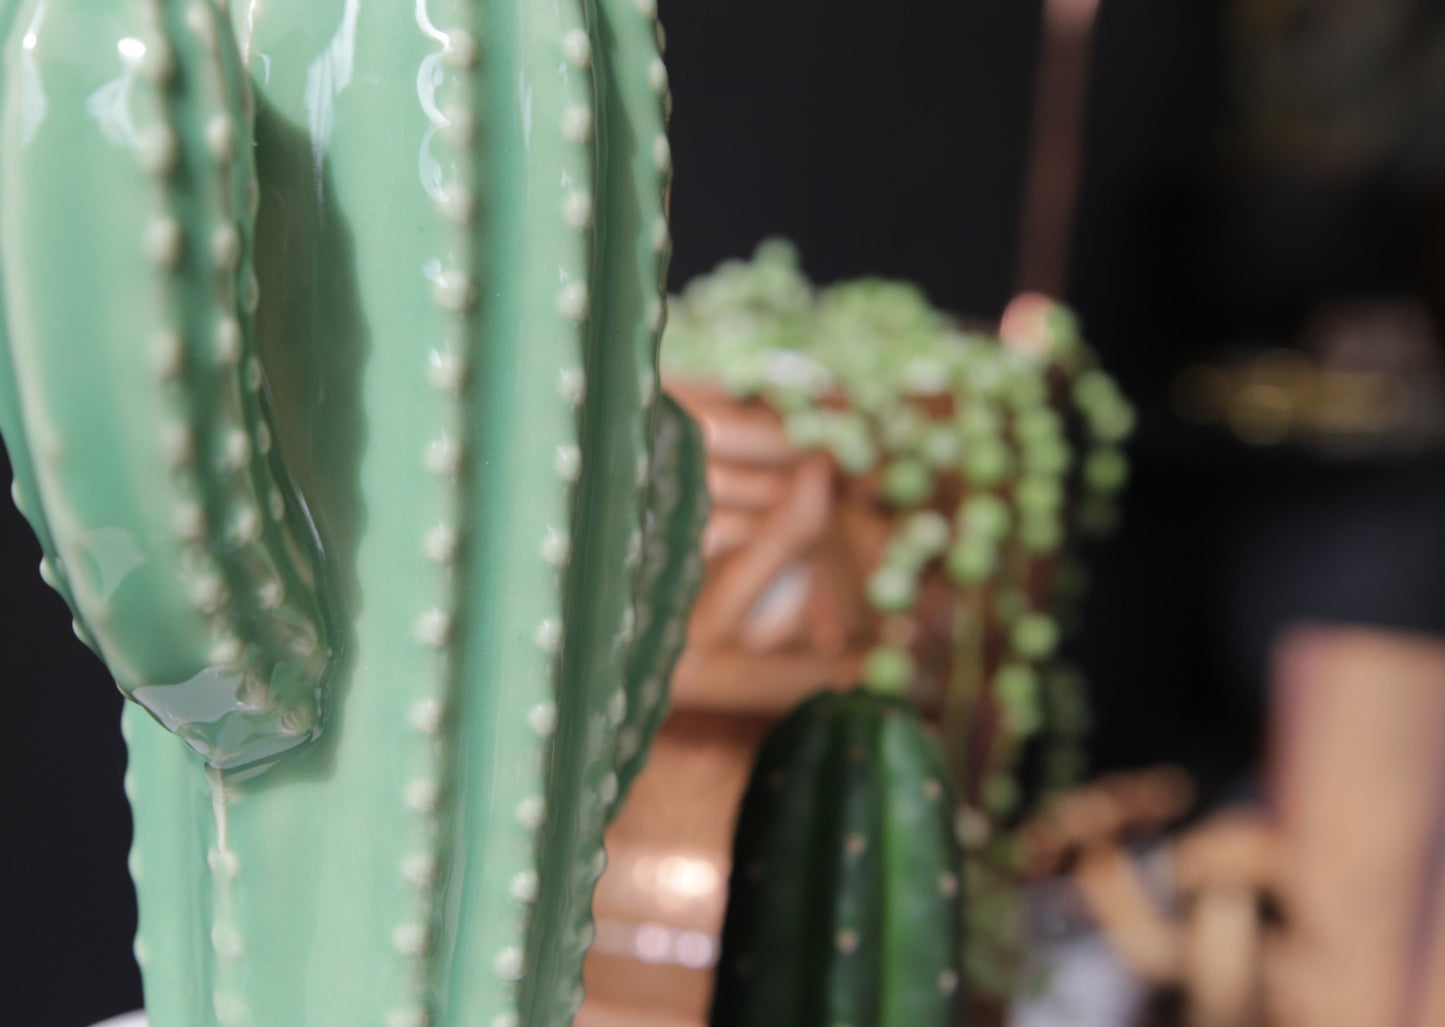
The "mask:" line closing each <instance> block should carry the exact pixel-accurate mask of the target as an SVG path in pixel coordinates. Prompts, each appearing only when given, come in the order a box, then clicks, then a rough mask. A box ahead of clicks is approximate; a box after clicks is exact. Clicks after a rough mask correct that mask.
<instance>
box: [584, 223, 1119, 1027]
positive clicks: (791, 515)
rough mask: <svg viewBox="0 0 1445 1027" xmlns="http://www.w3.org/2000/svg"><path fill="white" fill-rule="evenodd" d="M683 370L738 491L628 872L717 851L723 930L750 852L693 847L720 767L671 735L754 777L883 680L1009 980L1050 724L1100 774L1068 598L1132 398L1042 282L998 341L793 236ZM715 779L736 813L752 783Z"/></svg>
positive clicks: (704, 320)
mask: <svg viewBox="0 0 1445 1027" xmlns="http://www.w3.org/2000/svg"><path fill="white" fill-rule="evenodd" d="M663 360H664V368H665V372H666V377H665V380H666V382H667V385H668V388H669V390H670V391H671V392H673V394H675V395H676V396H677V397H678V399H679V401H680V402H681V403H682V404H683V405H684V406H685V407H686V408H687V409H688V410H689V411H690V412H691V413H692V414H693V415H694V417H695V418H696V419H697V420H698V422H699V423H700V424H701V426H702V428H703V433H704V437H705V440H706V447H707V452H708V481H709V486H710V489H711V491H712V493H713V497H714V504H715V505H714V511H713V514H712V518H711V520H710V521H709V524H708V527H707V528H706V530H705V532H704V543H703V551H704V556H705V559H706V565H707V571H706V575H705V580H704V585H703V589H702V592H701V594H700V596H699V600H698V603H697V606H696V608H695V611H694V614H693V617H692V620H691V623H690V629H689V637H688V645H687V649H686V650H685V652H684V655H683V657H682V660H681V662H680V663H679V666H678V671H677V675H676V678H675V681H674V699H673V702H674V708H675V710H676V711H677V712H676V714H675V716H674V719H673V721H672V722H670V725H669V726H668V727H665V728H664V731H663V735H662V740H661V748H660V750H659V753H660V756H659V758H658V762H657V765H656V767H655V769H654V771H653V774H652V775H644V778H643V781H642V783H641V785H640V786H639V787H640V789H641V791H640V792H639V795H640V796H642V797H643V798H641V799H639V802H638V803H637V804H635V806H634V808H633V809H632V810H630V811H629V812H628V813H627V814H625V815H624V816H623V818H622V819H621V820H620V821H619V823H618V824H617V825H616V827H615V828H614V830H613V832H612V835H611V841H610V845H611V848H612V852H613V858H614V861H615V862H616V863H617V864H618V867H619V871H618V872H619V875H621V874H626V873H630V872H631V871H632V870H633V869H635V868H636V867H637V866H638V865H639V864H638V860H643V861H644V863H643V864H642V865H643V866H644V867H645V866H649V865H652V864H648V863H646V862H645V861H646V860H647V859H652V860H653V862H654V863H655V862H656V861H657V860H658V859H664V860H665V859H666V858H667V857H666V856H665V855H664V853H665V852H666V851H669V849H668V847H669V846H672V847H673V850H675V851H676V852H680V853H687V854H688V855H687V856H686V857H685V858H690V859H694V860H703V861H706V860H709V859H710V860H712V863H711V865H712V866H713V868H714V870H715V871H716V875H715V880H716V882H717V886H716V888H715V889H714V890H713V891H712V892H710V893H709V894H708V895H707V897H706V898H705V900H703V902H702V906H705V907H706V908H705V909H703V908H701V907H698V908H694V909H693V910H692V911H691V912H687V911H685V910H680V907H679V908H675V909H674V910H673V912H672V913H671V916H672V917H673V918H674V919H675V920H678V921H679V922H683V920H684V919H686V922H687V923H688V925H689V926H688V929H689V930H693V931H697V930H701V929H703V928H702V926H700V925H703V924H705V923H711V925H712V928H711V929H712V931H713V932H714V936H715V935H716V930H717V924H718V923H719V922H720V920H721V903H722V901H723V889H722V886H721V879H722V877H724V876H725V875H726V872H727V869H728V865H729V858H728V855H727V852H726V850H724V851H722V852H717V851H715V849H714V851H713V852H712V853H711V854H707V853H704V852H702V851H701V847H700V846H699V845H698V844H697V843H696V842H694V841H690V840H689V837H685V836H683V835H680V834H676V833H674V834H673V835H672V836H671V837H669V830H670V828H669V826H668V823H669V820H670V817H669V816H664V815H663V813H662V810H664V809H666V808H676V807H677V805H678V804H680V803H681V802H682V801H683V796H682V794H681V793H680V792H679V793H677V794H676V795H670V793H668V791H667V789H666V787H665V784H664V783H665V782H667V781H668V780H679V781H680V780H683V779H686V778H687V775H686V774H682V775H681V776H678V774H679V773H681V771H680V769H679V768H682V767H684V766H686V765H687V762H688V760H689V759H694V760H695V759H697V758H698V757H697V756H696V755H695V754H694V755H689V752H688V750H686V749H685V748H683V747H680V746H679V747H676V748H674V747H672V746H669V745H668V739H669V734H670V732H672V731H674V730H676V731H679V732H682V733H683V734H685V735H687V737H689V738H694V739H695V738H696V737H697V736H699V735H700V734H701V735H704V736H706V735H707V731H706V729H704V728H702V727H701V726H700V724H703V723H712V724H714V725H716V729H715V731H714V732H713V734H712V735H710V736H708V737H709V738H710V741H711V743H712V744H714V745H715V746H719V748H718V751H717V755H716V756H715V759H718V760H721V761H726V760H732V761H733V763H732V764H731V765H730V766H732V767H737V766H741V767H743V768H746V767H747V766H748V765H749V764H750V763H751V760H752V756H753V753H754V752H755V750H756V746H757V744H758V742H759V739H760V738H761V736H762V735H763V734H764V733H765V732H766V731H767V729H768V728H769V727H770V725H771V723H772V722H773V721H774V720H776V718H777V717H779V716H780V715H782V714H783V713H784V712H786V711H787V710H789V709H790V708H792V707H794V706H795V705H797V704H798V703H799V702H801V701H802V700H804V699H805V698H806V697H807V696H809V695H810V694H812V693H813V692H815V691H816V690H817V689H819V688H820V687H822V688H831V689H851V688H853V687H854V686H856V685H858V684H860V683H861V684H863V685H865V686H866V687H867V688H868V689H870V690H871V691H873V692H876V693H884V694H888V695H894V696H900V697H905V698H907V699H908V700H909V702H910V703H911V704H912V706H913V708H914V709H916V710H918V711H919V712H920V713H921V714H922V715H923V717H924V718H925V719H926V720H927V722H928V723H929V724H930V725H931V728H932V730H933V731H934V733H935V734H936V735H937V737H938V739H939V740H940V741H941V743H942V747H943V750H944V753H945V756H944V759H945V760H946V765H947V767H948V774H949V777H950V779H951V783H952V785H953V786H954V787H955V789H956V794H957V796H958V800H959V802H958V807H957V811H956V812H957V818H956V820H957V827H958V829H959V836H960V838H961V839H962V840H963V842H964V848H965V851H966V853H967V858H968V867H967V874H966V876H967V877H968V878H969V879H970V880H972V881H973V882H974V883H975V884H976V887H975V889H974V891H975V900H974V901H973V902H971V903H970V904H969V905H968V909H969V914H968V915H969V918H970V930H969V931H968V932H967V933H968V938H969V944H970V952H969V968H968V969H969V975H970V976H971V977H972V978H974V979H976V980H981V981H984V982H989V981H992V982H993V983H995V984H996V985H997V986H998V987H999V988H1006V987H1007V981H1008V979H1009V967H1010V961H1011V952H1010V949H1011V946H1012V944H1013V941H1012V939H1011V937H1010V927H1009V924H1010V922H1011V910H1010V906H1009V896H1010V895H1011V893H1012V888H1011V887H1010V884H1011V882H1012V881H1013V880H1014V879H1015V878H1016V870H1015V868H1014V866H1013V863H1012V860H1011V848H1012V843H1011V840H1010V835H1009V832H1008V830H1007V829H1008V827H1009V826H1010V825H1011V824H1012V823H1013V821H1014V819H1015V818H1016V816H1017V814H1018V812H1019V805H1020V800H1021V791H1020V783H1019V778H1018V773H1017V771H1018V763H1019V756H1020V752H1021V750H1022V747H1023V746H1024V745H1026V744H1028V743H1029V742H1030V741H1032V740H1035V739H1042V738H1044V737H1045V736H1047V740H1048V742H1049V744H1048V745H1047V746H1046V747H1045V748H1046V751H1047V756H1046V763H1047V764H1048V767H1049V775H1048V776H1049V779H1050V780H1052V781H1056V782H1062V781H1065V780H1067V779H1069V778H1070V777H1071V776H1072V775H1073V774H1074V773H1076V772H1077V770H1078V769H1079V763H1080V753H1079V747H1078V743H1079V738H1080V735H1081V733H1082V731H1083V729H1084V727H1085V725H1086V714H1085V711H1084V709H1083V697H1082V695H1081V691H1080V688H1079V684H1078V676H1077V674H1075V673H1073V672H1072V671H1070V670H1069V669H1068V668H1067V667H1065V666H1063V665H1061V664H1060V663H1059V661H1058V660H1057V649H1058V645H1059V642H1060V638H1061V634H1062V628H1063V623H1064V622H1065V621H1066V620H1067V616H1068V610H1067V609H1066V606H1067V604H1066V603H1065V602H1064V600H1066V599H1067V597H1068V596H1069V595H1070V594H1071V590H1072V589H1074V588H1075V587H1076V586H1075V584H1074V583H1075V582H1076V580H1077V578H1078V574H1077V572H1076V570H1075V566H1074V563H1073V560H1072V553H1073V549H1074V542H1075V541H1076V540H1077V538H1078V537H1079V535H1080V534H1082V533H1083V532H1084V531H1085V530H1088V529H1098V528H1102V527H1105V526H1107V524H1108V522H1109V520H1110V519H1111V516H1112V514H1111V500H1112V497H1113V495H1114V494H1115V493H1116V492H1117V490H1118V489H1119V487H1120V486H1122V484H1123V483H1124V480H1125V477H1126V475H1127V463H1126V460H1125V458H1124V455H1123V452H1122V449H1121V446H1122V443H1123V441H1124V440H1125V438H1126V437H1127V435H1128V433H1129V431H1130V428H1131V426H1132V420H1133V415H1132V411H1131V410H1130V408H1129V406H1128V404H1127V403H1126V402H1125V401H1124V400H1123V398H1122V397H1121V396H1120V394H1119V393H1118V391H1117V389H1116V388H1115V386H1114V385H1113V383H1112V381H1111V380H1110V379H1109V378H1108V377H1107V376H1106V375H1104V373H1103V372H1102V371H1100V370H1099V369H1098V368H1097V366H1096V364H1095V361H1094V358H1093V354H1092V352H1091V351H1090V350H1089V348H1088V347H1087V346H1086V345H1085V344H1084V342H1083V341H1082V340H1081V339H1080V337H1079V334H1078V330H1077V325H1076V323H1075V321H1074V319H1073V317H1072V316H1071V315H1070V314H1069V313H1068V312H1067V311H1065V310H1064V309H1063V308H1061V307H1059V306H1058V305H1056V304H1053V303H1051V302H1049V301H1047V300H1045V299H1043V298H1041V297H1033V296H1028V297H1022V298H1020V299H1019V300H1017V301H1015V303H1014V304H1013V305H1012V306H1011V307H1010V309H1009V311H1008V313H1007V314H1006V315H1005V318H1004V320H1003V322H1002V324H1001V326H1000V328H999V331H998V332H997V333H996V334H990V333H985V332H984V331H982V330H979V329H976V328H973V327H970V326H965V325H961V324H959V323H958V322H957V321H955V320H954V319H952V318H950V317H948V316H946V315H944V314H942V313H941V312H939V311H937V310H935V309H934V308H933V307H932V306H931V305H930V304H929V303H928V301H927V299H926V298H925V297H924V296H923V295H922V294H921V292H919V291H918V290H917V289H916V288H914V287H912V286H910V285H907V284H905V283H898V282H886V281H879V280H864V281H859V282H850V283H844V284H842V285H837V286H832V287H830V288H826V289H817V288H815V287H813V286H812V285H811V284H810V283H809V282H808V281H807V279H806V278H805V277H804V276H803V274H802V273H801V271H800V270H799V268H798V264H797V259H796V255H795V254H794V252H793V251H792V249H791V248H790V247H789V246H788V245H786V244H784V243H780V242H770V243H766V244H764V245H763V246H762V247H760V249H759V251H758V253H757V255H756V256H755V258H754V259H753V260H752V261H751V262H740V261H734V262H729V263H727V264H724V265H723V266H721V267H720V268H719V269H718V270H717V271H716V272H715V273H713V274H712V275H709V276H707V277H704V278H702V279H699V280H698V281H696V282H694V283H692V284H691V285H690V286H689V287H688V288H687V289H686V290H685V291H684V293H683V294H682V295H681V296H680V297H677V298H675V299H674V301H673V303H672V312H671V318H670V321H669V327H668V329H667V332H666V336H665V341H664V348H663ZM709 718H710V719H709ZM717 775H718V778H719V779H720V780H721V779H722V777H724V776H725V777H726V780H727V781H728V787H729V788H731V789H733V790H732V791H731V796H732V799H733V802H735V801H736V798H737V796H738V795H740V794H741V791H742V785H743V783H744V781H745V777H746V774H745V772H744V773H737V772H736V770H734V769H730V770H728V771H726V772H724V771H722V770H719V771H718V772H717ZM718 790H719V791H722V789H718ZM714 801H716V800H714ZM649 802H651V803H653V804H655V805H656V809H655V810H652V811H651V812H650V811H649V810H650V805H649ZM669 803H672V804H673V805H672V807H669V806H668V804H669ZM722 805H723V806H724V808H731V806H732V803H726V802H725V803H723V804H722ZM724 819H725V823H726V827H727V828H728V829H730V827H731V822H730V820H726V818H725V817H724ZM697 837H699V835H698V832H697V831H696V830H693V831H692V833H691V836H690V838H692V839H695V838H697ZM708 837H709V838H715V836H714V835H713V834H709V835H708ZM714 844H715V843H714ZM649 852H650V853H652V855H651V856H648V855H646V854H647V853H649ZM733 871H734V872H736V867H734V868H733ZM634 877H635V875H634ZM664 885H665V882H664ZM662 890H663V891H665V890H666V889H665V886H664V887H663V889H662ZM598 901H599V910H601V913H600V914H599V915H600V916H602V917H604V918H609V919H615V920H617V921H619V923H620V922H622V921H626V920H628V919H629V918H631V919H632V920H634V921H636V920H639V919H645V918H647V917H651V918H653V919H661V920H664V921H665V920H666V919H667V917H668V915H669V913H668V911H667V910H666V909H662V910H659V909H658V908H657V907H656V904H655V903H654V904H653V906H652V907H651V908H650V909H649V907H648V898H647V895H646V894H645V889H643V890H642V891H641V892H639V890H638V889H637V888H635V887H634V886H631V885H629V886H628V887H627V888H625V889H624V888H623V887H621V885H619V886H618V887H617V889H616V890H615V891H614V890H613V887H612V884H611V882H610V881H609V880H608V879H604V881H603V884H602V887H601V891H600V893H599V900H598ZM696 905H697V904H696V903H694V906H696ZM709 917H710V918H711V920H710V921H709V920H708V918H709ZM617 930H618V938H619V942H618V947H617V951H616V952H614V955H616V956H623V955H625V954H626V952H625V944H624V943H623V942H622V940H621V939H622V934H623V932H622V931H621V929H620V927H619V928H618V929H617ZM599 958H603V957H601V956H599ZM615 972H616V973H617V974H619V975H620V974H622V973H623V972H624V970H623V969H617V970H615ZM597 979H598V982H599V985H600V986H601V987H602V988H603V989H604V990H605V989H609V988H610V987H611V986H610V985H608V984H607V983H606V981H605V980H604V979H603V975H602V974H601V972H600V970H599V972H598V974H597ZM696 990H697V989H696V988H694V989H693V996H692V998H691V999H689V1000H688V1001H691V1002H693V1003H694V1008H695V1002H696V994H695V992H696ZM599 1022H600V1021H599Z"/></svg>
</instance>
